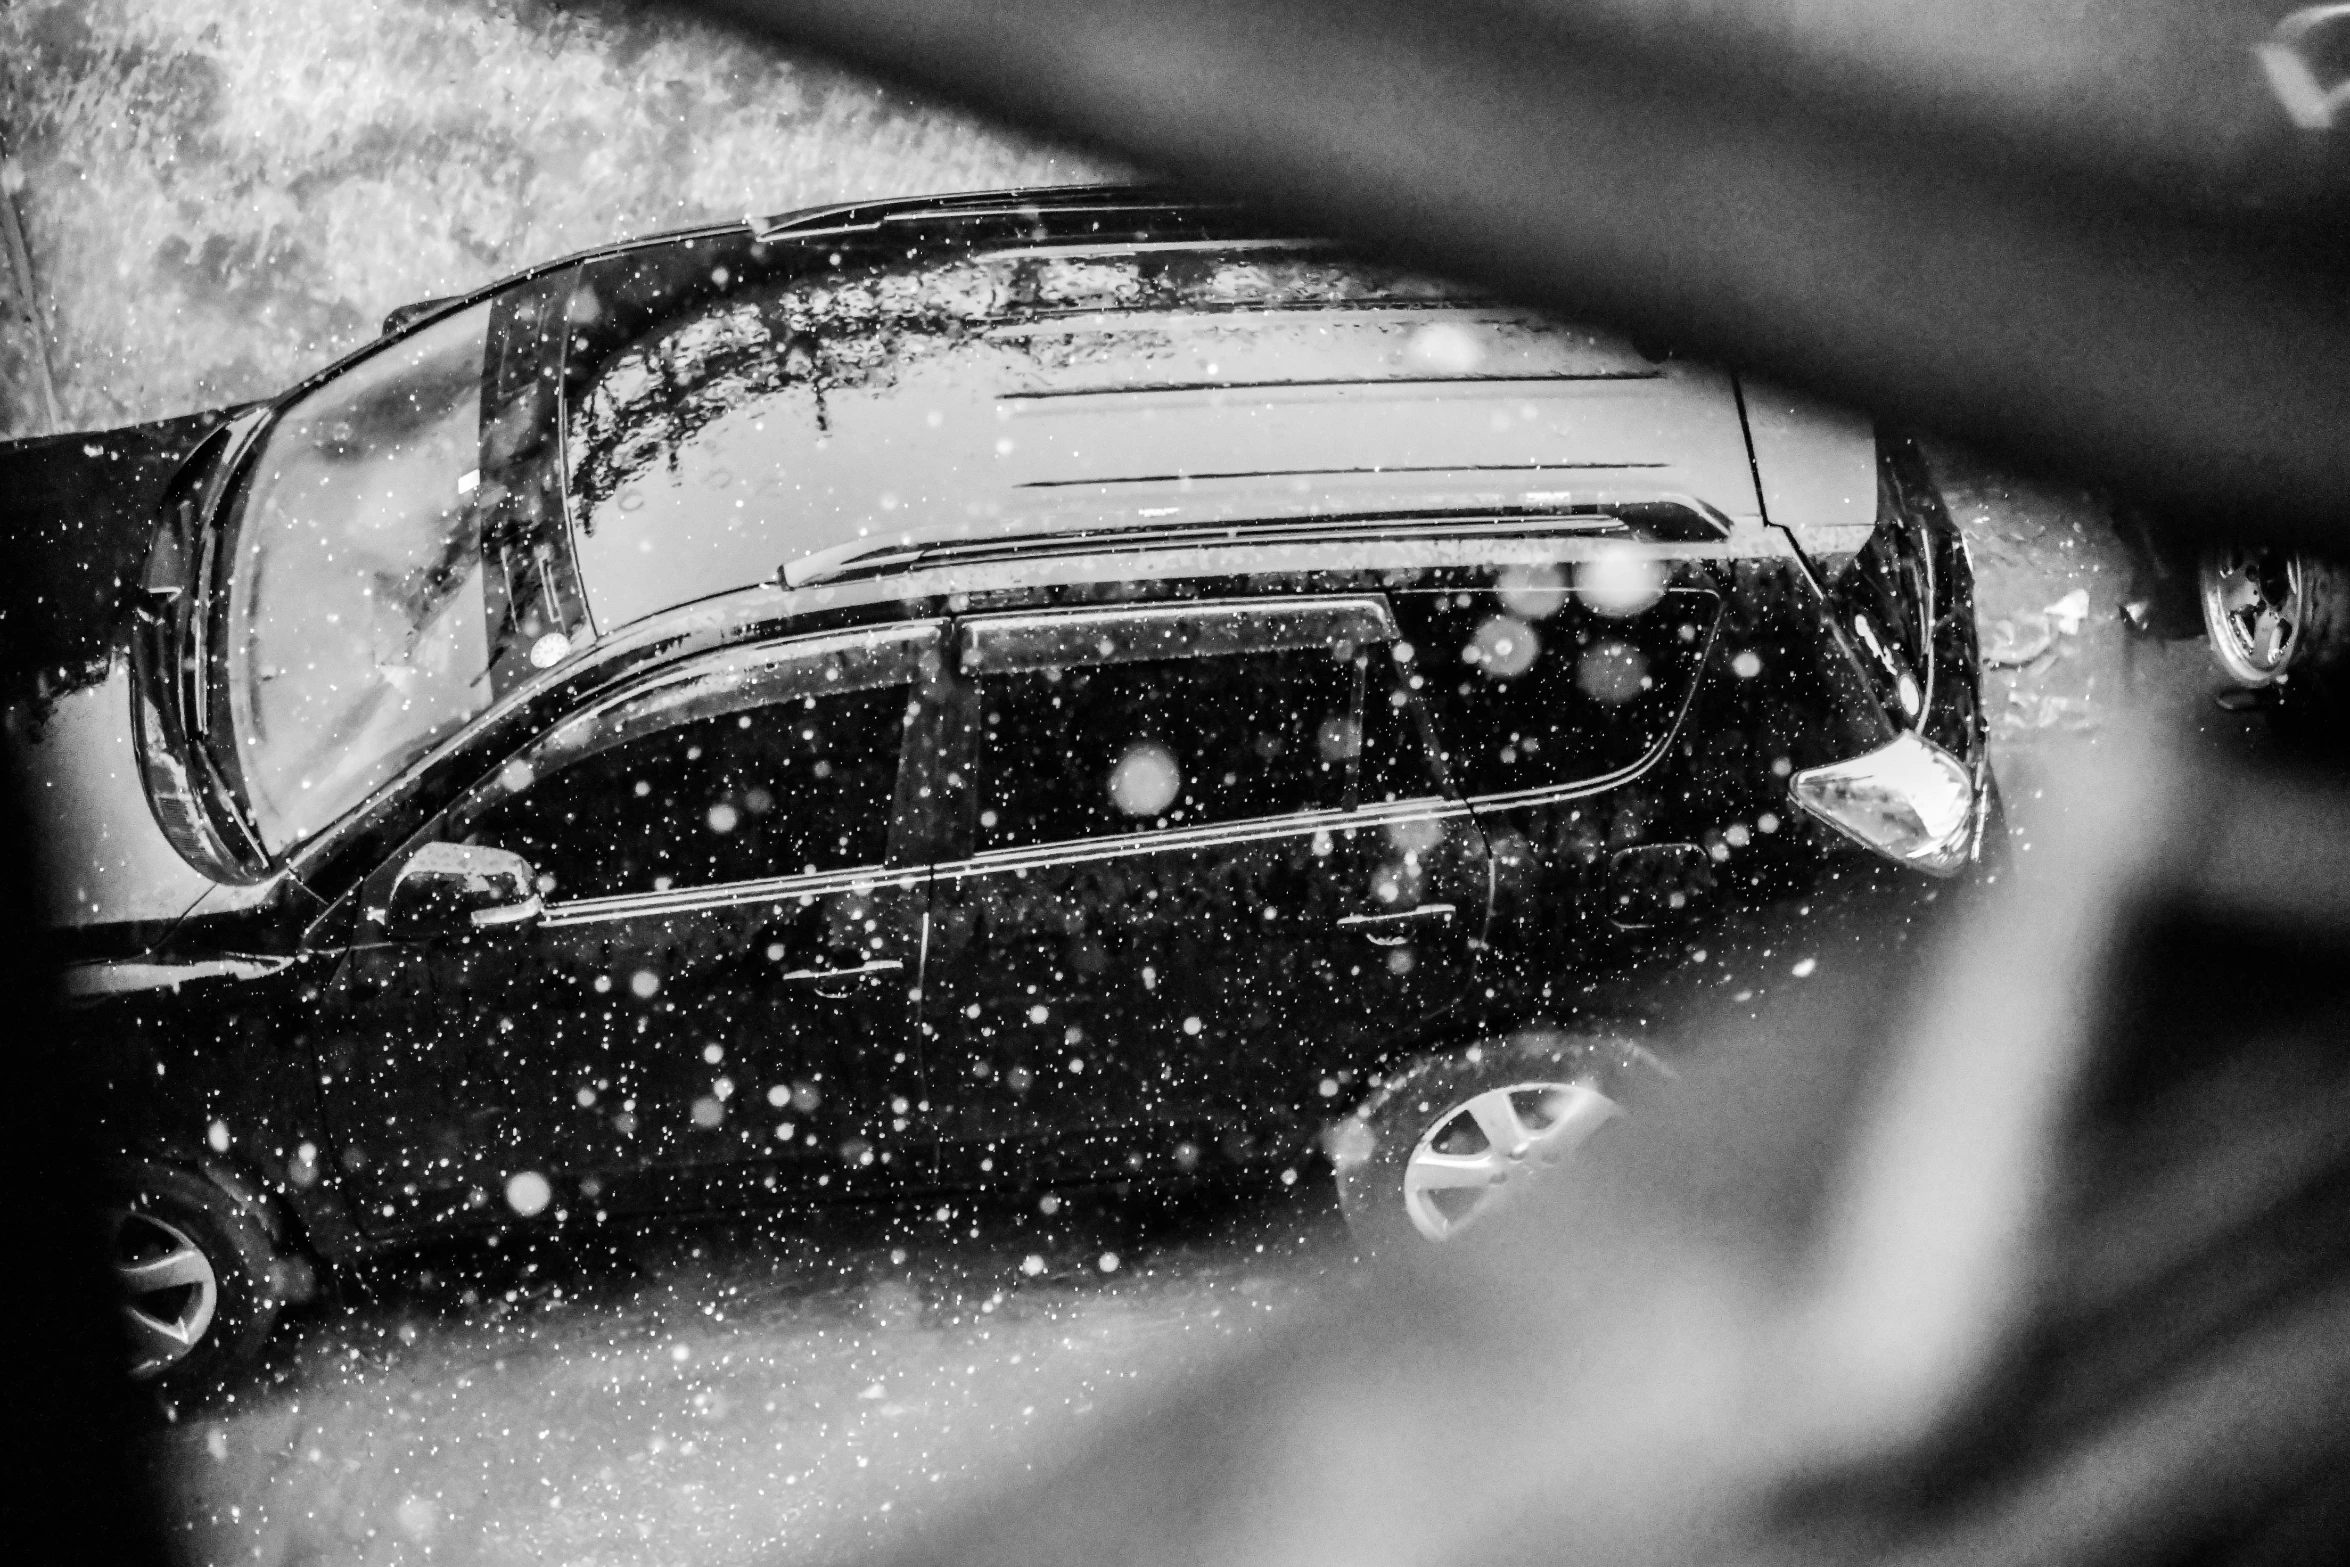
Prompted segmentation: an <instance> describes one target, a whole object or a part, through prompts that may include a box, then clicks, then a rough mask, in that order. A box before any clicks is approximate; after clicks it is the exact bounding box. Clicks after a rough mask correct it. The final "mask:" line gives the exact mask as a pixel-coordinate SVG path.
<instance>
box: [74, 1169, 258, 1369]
mask: <svg viewBox="0 0 2350 1567" xmlns="http://www.w3.org/2000/svg"><path fill="white" fill-rule="evenodd" d="M106 1223H107V1231H108V1233H107V1241H108V1247H109V1255H110V1257H111V1259H112V1261H113V1264H114V1276H115V1282H116V1285H117V1288H118V1289H119V1291H120V1297H119V1298H120V1301H121V1309H122V1318H123V1335H124V1338H125V1340H126V1341H127V1347H128V1348H129V1351H130V1357H131V1359H130V1372H131V1377H132V1379H133V1380H134V1381H137V1382H141V1383H146V1384H149V1385H152V1386H153V1387H155V1388H156V1389H157V1390H158V1391H159V1392H161V1393H162V1394H163V1395H164V1396H165V1397H167V1398H170V1399H174V1400H177V1399H182V1398H189V1397H194V1396H198V1395H201V1394H203V1393H206V1392H209V1391H210V1390H211V1389H213V1388H214V1387H216V1386H218V1385H219V1384H220V1383H221V1382H222V1381H223V1380H225V1379H227V1378H228V1377H229V1376H230V1375H232V1374H233V1373H234V1372H236V1371H238V1370H240V1369H242V1368H243V1367H244V1366H246V1365H247V1364H249V1363H250V1362H251V1361H252V1360H253V1359H254V1357H255V1356H257V1355H258V1354H259V1352H260V1349H261V1345H262V1342H263V1341H264V1340H265V1339H267V1338H268V1336H269V1330H270V1327H271V1325H272V1324H273V1323H274V1322H275V1321H276V1320H277V1314H278V1309H279V1306H280V1304H281V1300H280V1296H281V1294H282V1291H281V1289H280V1287H279V1285H280V1279H279V1275H280V1272H281V1266H280V1263H279V1260H278V1257H277V1253H276V1249H275V1248H274V1247H273V1246H272V1245H271V1244H270V1240H269V1234H268V1231H267V1230H266V1229H265V1228H264V1227H263V1225H262V1223H261V1222H260V1220H259V1218H258V1217H257V1216H256V1215H254V1214H253V1213H251V1212H250V1211H249V1209H248V1205H247V1204H245V1203H244V1202H241V1201H239V1200H238V1199H237V1198H235V1197H233V1196H231V1195H230V1194H229V1193H227V1192H225V1191H223V1190H222V1189H221V1188H220V1187H219V1186H217V1185H215V1184H214V1183H213V1182H211V1181H209V1180H207V1179H205V1178H204V1176H202V1175H201V1174H199V1173H197V1172H195V1171H191V1170H186V1169H182V1168H180V1167H178V1166H176V1165H168V1164H161V1163H156V1162H152V1161H148V1162H142V1163H140V1164H138V1165H136V1166H133V1167H131V1168H129V1169H126V1170H124V1171H122V1172H120V1174H119V1175H118V1176H117V1179H116V1181H115V1191H114V1195H113V1197H112V1198H111V1200H110V1201H109V1202H108V1204H107V1207H106Z"/></svg>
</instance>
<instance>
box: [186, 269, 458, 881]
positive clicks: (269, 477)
mask: <svg viewBox="0 0 2350 1567" xmlns="http://www.w3.org/2000/svg"><path fill="white" fill-rule="evenodd" d="M489 318H490V306H489V305H488V304H487V303H484V304H481V305H476V306H474V307H473V308H472V309H470V310H463V311H459V312H458V313H457V314H455V315H453V316H451V317H449V318H448V319H447V320H445V321H440V322H436V323H434V324H433V325H432V326H429V327H426V328H425V329H424V330H422V331H421V332H418V333H417V334H416V335H415V336H414V337H411V338H408V339H407V340H405V341H403V342H400V343H397V344H394V345H393V346H391V347H389V348H387V349H385V350H384V351H383V352H382V353H379V354H377V355H375V356H374V357H372V358H370V359H367V360H364V361H362V362H361V363H359V364H357V365H354V366H352V367H351V368H350V369H349V370H347V371H345V372H344V373H343V374H341V375H339V376H337V377H335V378H334V379H333V380H331V381H329V382H327V383H326V384H325V385H324V386H322V387H320V388H318V389H317V390H316V391H314V392H312V393H310V394H309V395H308V396H306V397H304V398H303V399H302V400H301V401H300V402H297V403H295V404H294V405H293V406H292V407H290V408H288V409H287V410H286V411H285V412H284V413H283V414H282V415H280V416H279V418H278V420H277V422H276V424H275V425H274V426H273V427H272V428H271V430H270V432H269V435H268V438H267V440H266V441H265V442H264V444H263V446H262V448H261V451H260V452H259V453H258V454H257V455H256V456H255V457H254V459H253V462H252V466H251V468H250V469H249V470H248V471H249V475H250V476H249V477H248V478H247V480H246V481H245V483H244V486H243V488H242V490H241V492H240V494H239V496H238V498H237V500H236V502H235V505H234V515H233V517H232V519H231V521H230V529H231V535H232V537H233V538H234V541H235V545H234V548H235V559H234V563H233V566H232V569H231V571H230V574H229V590H228V595H227V626H226V644H225V654H226V658H227V666H228V667H227V675H228V682H227V684H228V702H229V717H230V723H231V726H232V728H233V729H234V731H235V735H236V743H237V761H238V766H239V768H240V769H241V770H242V773H243V780H244V786H245V794H246V798H247V800H248V801H249V803H250V804H251V806H252V809H253V817H254V820H255V822H256V823H257V824H258V825H259V827H260V829H261V835H262V838H263V840H264V841H265V842H267V843H268V844H269V846H270V847H271V848H273V849H281V848H284V847H286V846H287V845H289V844H292V843H296V842H299V841H300V840H301V839H303V838H305V837H307V836H308V835H309V834H311V833H313V832H315V831H317V830H318V829H319V828H321V827H323V826H325V825H326V824H327V823H329V822H331V821H333V820H334V819H335V818H336V817H337V816H340V815H341V814H342V813H343V812H345V811H347V810H349V809H350V808H351V807H352V806H354V805H356V804H358V803H359V801H360V800H362V799H364V798H365V797H366V795H367V792H368V791H369V790H370V789H373V788H374V787H375V786H376V785H378V784H380V783H382V782H383V781H384V780H385V779H387V778H390V777H391V776H393V775H394V774H395V773H397V772H398V771H399V770H400V769H401V768H403V767H405V766H407V765H408V764H409V763H410V762H412V761H414V760H415V759H416V758H417V757H419V756H421V755H423V754H424V753H425V752H426V751H427V750H429V749H431V747H432V746H433V745H434V744H435V743H437V742H438V741H440V740H441V739H442V738H443V737H445V736H447V735H448V734H449V733H451V732H452V731H453V730H455V729H457V728H459V727H460V726H462V725H463V724H464V723H465V721H466V720H467V719H469V718H471V717H473V716H474V714H476V713H478V712H480V711H481V710H482V709H483V708H485V707H487V706H488V705H489V703H490V699H491V697H492V696H494V695H495V693H494V692H493V691H492V690H491V687H490V680H489V661H490V646H489V633H488V629H487V625H488V622H487V618H486V617H487V613H488V611H487V608H486V605H485V601H484V599H483V597H482V541H481V528H480V519H479V517H478V515H477V512H478V502H479V500H480V494H479V484H480V478H481V466H482V449H481V433H480V432H481V403H482V353H483V344H484V334H485V333H486V332H487V330H488V323H489Z"/></svg>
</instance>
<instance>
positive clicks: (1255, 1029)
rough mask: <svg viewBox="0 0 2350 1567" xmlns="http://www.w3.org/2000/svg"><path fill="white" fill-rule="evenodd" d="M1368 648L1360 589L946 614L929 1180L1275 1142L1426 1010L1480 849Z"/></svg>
mask: <svg viewBox="0 0 2350 1567" xmlns="http://www.w3.org/2000/svg"><path fill="white" fill-rule="evenodd" d="M1393 642H1394V623H1393V620H1392V617H1391V616H1390V614H1389V611H1388V608H1387V605H1386V603H1385V601H1384V600H1383V599H1382V598H1380V597H1379V596H1377V595H1365V596H1359V597H1335V596H1334V597H1315V598H1307V597H1295V598H1269V599H1255V600H1242V601H1227V602H1221V603H1187V604H1172V605H1159V606H1150V607H1123V608H1116V609H1106V610H1096V609H1085V610H1077V611H1057V612H1044V613H1036V614H1025V615H1000V616H987V617H975V618H972V619H969V620H966V621H964V622H962V623H961V624H960V625H959V627H958V629H957V657H956V658H955V660H954V661H953V663H954V674H953V677H952V687H953V691H952V696H951V700H952V701H953V702H955V703H957V704H959V706H960V708H961V711H962V714H963V721H962V723H961V725H960V726H959V727H960V730H961V732H962V733H963V734H964V735H965V736H966V737H967V750H966V752H965V757H966V760H965V761H964V762H963V763H962V764H961V765H958V766H956V767H954V768H953V769H951V770H950V773H949V776H948V778H947V780H946V781H947V783H948V784H949V785H950V787H951V788H952V789H953V794H952V803H953V804H954V805H955V807H956V810H955V813H954V814H955V817H956V819H957V820H958V821H959V824H960V829H961V831H960V834H959V837H956V838H954V839H952V840H951V841H950V843H949V845H948V847H947V849H946V850H945V851H944V853H943V854H942V859H941V862H940V863H939V865H938V866H937V868H936V871H935V875H934V880H933V893H932V916H931V928H930V940H929V948H928V967H927V973H926V978H925V983H924V987H923V1001H922V1010H921V1023H922V1032H923V1035H924V1045H925V1049H926V1051H927V1053H928V1059H929V1060H930V1062H931V1081H932V1097H933V1099H934V1100H935V1101H936V1102H937V1113H938V1117H939V1126H940V1134H941V1144H942V1150H941V1156H942V1159H943V1160H944V1162H945V1167H946V1170H947V1173H948V1174H949V1176H950V1178H952V1179H956V1180H958V1181H965V1182H972V1183H976V1184H1010V1185H1015V1186H1027V1185H1048V1186H1049V1185H1058V1184H1078V1183H1084V1182H1094V1181H1114V1180H1120V1179H1125V1178H1129V1177H1136V1176H1151V1177H1159V1176H1166V1175H1188V1174H1192V1173H1195V1172H1196V1173H1209V1172H1212V1171H1214V1170H1215V1169H1217V1168H1218V1167H1224V1168H1230V1167H1231V1166H1233V1165H1235V1164H1237V1165H1241V1166H1247V1165H1250V1164H1252V1163H1255V1162H1259V1161H1272V1160H1279V1159H1283V1158H1293V1157H1295V1155H1296V1152H1297V1150H1298V1148H1299V1146H1300V1145H1301V1143H1302V1142H1303V1140H1304V1139H1305V1138H1307V1137H1309V1136H1310V1135H1311V1133H1312V1132H1313V1130H1314V1128H1315V1127H1316V1126H1317V1125H1318V1123H1319V1119H1320V1117H1319V1115H1318V1113H1317V1109H1318V1106H1320V1105H1321V1104H1324V1103H1326V1102H1327V1099H1328V1098H1329V1097H1332V1096H1335V1094H1336V1093H1337V1092H1338V1091H1339V1088H1340V1086H1341V1085H1342V1084H1343V1083H1344V1082H1345V1081H1346V1080H1348V1079H1350V1078H1351V1077H1352V1076H1353V1075H1354V1074H1356V1073H1358V1072H1365V1071H1369V1070H1372V1069H1375V1067H1376V1065H1377V1064H1378V1063H1379V1062H1380V1061H1381V1059H1382V1058H1383V1055H1384V1054H1385V1053H1386V1052H1389V1051H1391V1050H1393V1049H1395V1048H1397V1047H1398V1046H1400V1045H1401V1044H1402V1043H1403V1042H1404V1041H1406V1040H1408V1039H1409V1038H1410V1037H1411V1036H1412V1035H1413V1034H1414V1032H1415V1031H1416V1030H1419V1029H1422V1028H1424V1027H1425V1026H1426V1025H1427V1024H1428V1022H1429V1020H1431V1019H1433V1018H1436V1017H1439V1016H1441V1015H1442V1014H1444V1013H1445V1012H1447V1011H1448V1010H1449V1009H1451V1008H1452V1007H1454V1006H1455V1005H1456V1003H1457V1002H1458V1000H1459V999H1460V997H1461V995H1462V992H1463V991H1464V990H1465V988H1466V987H1467V986H1468V985H1469V984H1470V982H1471V978H1472V974H1473V971H1474V966H1475V963H1476V953H1477V949H1478V947H1479V945H1480V938H1481V936H1482V932H1483V922H1484V919H1485V914H1486V896H1487V880H1488V878H1487V875H1486V870H1485V866H1484V848H1483V841H1482V839H1481V837H1480V836H1479V834H1478V832H1477V829H1476V826H1475V824H1474V822H1473V820H1472V819H1471V817H1470V815H1469V813H1468V812H1467V810H1466V808H1465V807H1463V806H1461V805H1460V804H1459V803H1458V802H1457V800H1454V799H1451V798H1448V797H1447V795H1446V793H1445V791H1444V789H1443V788H1442V785H1441V782H1440V779H1439V776H1438V774H1437V772H1436V769H1435V765H1434V759H1433V757H1432V756H1431V754H1430V752H1429V749H1428V747H1427V745H1426V744H1425V727H1424V725H1422V724H1421V722H1420V721H1419V717H1418V714H1417V710H1416V708H1415V707H1414V705H1413V698H1412V696H1411V694H1410V692H1409V690H1408V688H1407V687H1406V686H1405V685H1404V684H1402V683H1401V681H1400V679H1399V675H1398V671H1399V670H1400V668H1401V666H1400V664H1399V663H1398V662H1397V660H1395V659H1394V658H1393V657H1392V656H1391V655H1392V644H1393ZM1325 1084H1327V1086H1324V1085H1325Z"/></svg>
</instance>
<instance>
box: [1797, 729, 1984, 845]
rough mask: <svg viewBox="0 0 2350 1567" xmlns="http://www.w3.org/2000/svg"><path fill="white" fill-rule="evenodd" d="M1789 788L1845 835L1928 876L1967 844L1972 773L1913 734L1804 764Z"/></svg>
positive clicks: (1970, 836) (1971, 827) (1972, 796)
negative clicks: (1823, 762)
mask: <svg viewBox="0 0 2350 1567" xmlns="http://www.w3.org/2000/svg"><path fill="white" fill-rule="evenodd" d="M1789 792H1790V793H1791V794H1792V795H1793V796H1794V797H1795V803H1796V804H1797V805H1799V806H1801V807H1803V809H1805V810H1807V811H1809V812H1810V813H1811V814H1812V815H1814V816H1816V817H1818V818H1819V819H1820V820H1821V821H1823V822H1826V823H1827V824H1828V825H1829V826H1831V827H1833V828H1835V829H1836V830H1837V831H1838V832H1840V833H1842V834H1844V836H1846V837H1847V838H1850V839H1852V840H1853V841H1854V842H1856V843H1863V844H1866V845H1867V846H1868V847H1870V848H1872V849H1874V850H1876V851H1877V852H1878V853H1879V854H1882V855H1884V856H1885V857H1886V858H1888V859H1891V860H1898V861H1899V862H1900V863H1902V864H1903V865H1909V866H1914V867H1916V868H1917V869H1919V870H1921V871H1925V872H1926V873H1928V874H1929V875H1934V876H1954V875H1956V874H1957V873H1958V871H1959V869H1960V867H1962V866H1964V865H1965V864H1966V862H1967V855H1968V852H1969V851H1970V850H1971V849H1972V848H1973V846H1974V821H1975V785H1974V780H1973V779H1971V778H1969V777H1968V776H1967V770H1966V768H1965V766H1964V765H1963V764H1962V763H1960V761H1959V760H1958V758H1956V757H1954V756H1952V755H1951V754H1950V753H1949V752H1947V751H1945V750H1943V749H1942V748H1941V747H1940V746H1937V745H1934V744H1931V743H1930V742H1928V741H1925V740H1921V739H1919V738H1918V737H1917V736H1916V735H1914V734H1903V735H1901V736H1899V737H1898V738H1896V739H1895V740H1894V741H1893V743H1892V744H1891V745H1885V746H1880V747H1878V748H1877V749H1876V750H1874V751H1871V752H1869V753H1868V754H1867V755H1865V756H1856V757H1854V758H1852V759H1851V760H1850V761H1848V762H1832V763H1830V764H1829V765H1828V766H1826V767H1808V768H1805V769H1804V770H1803V771H1802V772H1800V773H1797V774H1796V775H1795V781H1794V783H1793V784H1792V785H1791V786H1790V788H1789Z"/></svg>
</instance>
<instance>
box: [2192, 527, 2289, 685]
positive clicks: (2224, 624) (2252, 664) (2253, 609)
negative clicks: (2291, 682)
mask: <svg viewBox="0 0 2350 1567" xmlns="http://www.w3.org/2000/svg"><path fill="white" fill-rule="evenodd" d="M2201 575H2202V583H2201V587H2202V594H2203V625H2204V629H2205V630H2206V631H2208V632H2209V633H2210V634H2211V651H2212V654H2213V656H2214V657H2216V658H2217V659H2218V660H2219V665H2220V668H2222V669H2223V670H2225V671H2226V672H2227V675H2228V678H2229V679H2230V680H2233V681H2235V682H2236V683H2237V684H2238V685H2242V686H2253V687H2258V686H2265V685H2270V684H2272V683H2274V682H2275V681H2276V679H2277V678H2278V677H2279V676H2280V675H2282V674H2283V673H2284V672H2285V669H2286V667H2287V666H2288V665H2290V664H2291V663H2292V662H2293V655H2294V653H2295V652H2296V651H2297V650H2298V649H2299V647H2300V643H2301V623H2302V580H2301V579H2302V572H2301V557H2300V556H2299V555H2296V554H2295V553H2293V552H2292V551H2290V550H2274V549H2241V548H2229V549H2224V550H2217V551H2214V552H2213V553H2211V554H2210V555H2207V556H2205V557H2204V560H2203V568H2202V573H2201Z"/></svg>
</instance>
